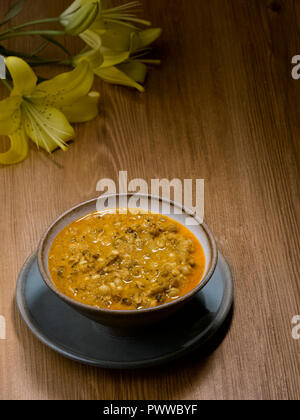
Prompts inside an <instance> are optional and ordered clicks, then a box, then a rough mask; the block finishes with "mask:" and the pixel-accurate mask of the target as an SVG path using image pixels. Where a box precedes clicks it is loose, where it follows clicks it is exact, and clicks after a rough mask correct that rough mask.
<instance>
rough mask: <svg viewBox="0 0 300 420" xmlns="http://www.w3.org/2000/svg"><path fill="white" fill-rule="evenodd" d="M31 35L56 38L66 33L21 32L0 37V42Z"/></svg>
mask: <svg viewBox="0 0 300 420" xmlns="http://www.w3.org/2000/svg"><path fill="white" fill-rule="evenodd" d="M31 35H50V36H55V35H66V33H65V32H64V31H24V32H23V31H22V32H21V31H19V32H11V33H8V34H5V35H2V34H1V35H0V40H1V41H3V40H5V39H9V38H16V37H19V36H31Z"/></svg>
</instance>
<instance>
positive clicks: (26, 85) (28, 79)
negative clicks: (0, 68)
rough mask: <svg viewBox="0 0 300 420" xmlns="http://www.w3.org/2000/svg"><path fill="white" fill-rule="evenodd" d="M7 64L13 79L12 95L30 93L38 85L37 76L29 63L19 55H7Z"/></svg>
mask: <svg viewBox="0 0 300 420" xmlns="http://www.w3.org/2000/svg"><path fill="white" fill-rule="evenodd" d="M5 64H6V66H7V68H8V70H9V72H10V75H11V77H12V79H13V84H14V88H13V90H12V92H11V95H12V96H23V95H30V94H31V93H32V91H33V90H34V88H35V87H36V83H37V77H36V75H35V73H34V72H33V70H32V69H31V68H30V67H29V65H28V64H27V63H26V62H25V61H24V60H22V59H21V58H18V57H7V58H6V59H5Z"/></svg>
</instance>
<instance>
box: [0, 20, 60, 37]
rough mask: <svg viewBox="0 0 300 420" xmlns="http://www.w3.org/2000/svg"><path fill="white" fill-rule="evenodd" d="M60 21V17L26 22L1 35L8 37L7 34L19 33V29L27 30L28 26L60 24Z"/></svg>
mask: <svg viewBox="0 0 300 420" xmlns="http://www.w3.org/2000/svg"><path fill="white" fill-rule="evenodd" d="M58 21H59V17H55V18H48V19H39V20H33V21H31V22H26V23H22V24H21V25H18V26H14V27H13V28H11V29H8V30H7V31H5V32H2V33H1V34H0V36H2V35H6V34H9V33H12V32H15V31H18V30H19V29H22V28H26V27H27V26H33V25H39V24H41V23H51V22H58Z"/></svg>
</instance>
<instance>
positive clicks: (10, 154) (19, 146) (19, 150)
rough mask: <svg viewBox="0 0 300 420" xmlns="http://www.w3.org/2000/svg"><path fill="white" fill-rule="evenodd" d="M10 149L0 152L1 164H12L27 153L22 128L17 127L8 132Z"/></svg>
mask: <svg viewBox="0 0 300 420" xmlns="http://www.w3.org/2000/svg"><path fill="white" fill-rule="evenodd" d="M9 138H10V149H9V150H8V151H7V152H5V153H0V163H1V164H2V165H13V164H15V163H19V162H21V161H22V160H24V159H25V158H26V156H27V154H28V139H27V136H26V133H25V131H24V130H23V129H21V128H20V129H18V130H17V131H15V132H14V133H13V134H10V136H9Z"/></svg>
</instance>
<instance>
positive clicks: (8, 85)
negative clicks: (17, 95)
mask: <svg viewBox="0 0 300 420" xmlns="http://www.w3.org/2000/svg"><path fill="white" fill-rule="evenodd" d="M1 82H2V83H3V84H4V86H6V87H7V89H8V90H9V91H12V87H11V85H10V83H9V82H8V81H7V80H6V79H1Z"/></svg>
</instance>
